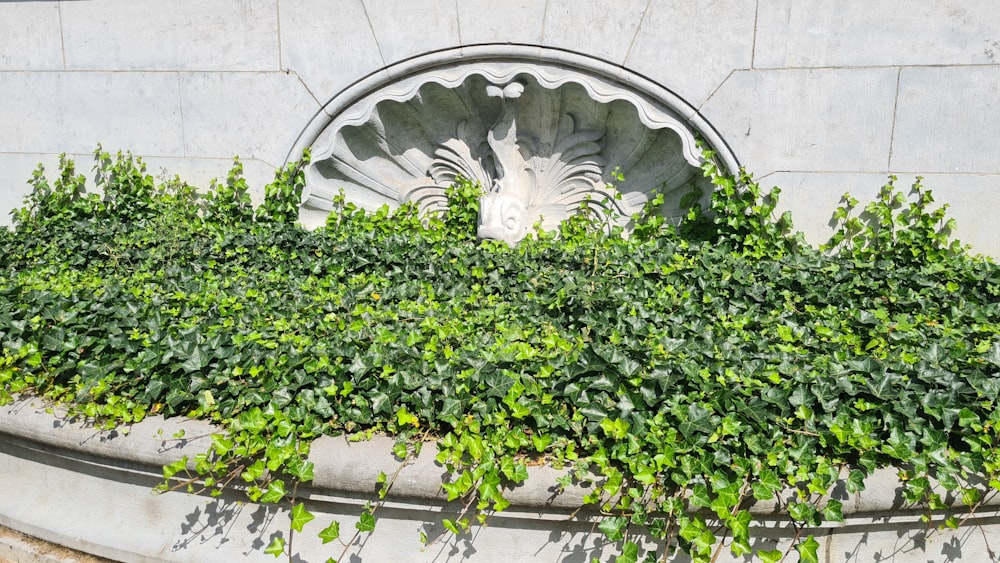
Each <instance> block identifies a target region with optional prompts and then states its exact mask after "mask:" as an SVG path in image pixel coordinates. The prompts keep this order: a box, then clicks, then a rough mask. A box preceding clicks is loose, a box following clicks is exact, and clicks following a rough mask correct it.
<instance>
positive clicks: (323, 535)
mask: <svg viewBox="0 0 1000 563" xmlns="http://www.w3.org/2000/svg"><path fill="white" fill-rule="evenodd" d="M319 539H321V540H323V543H324V544H328V543H330V542H332V541H335V540H338V539H340V522H337V521H336V520H334V521H333V522H330V525H329V526H327V527H326V528H323V530H322V531H320V533H319Z"/></svg>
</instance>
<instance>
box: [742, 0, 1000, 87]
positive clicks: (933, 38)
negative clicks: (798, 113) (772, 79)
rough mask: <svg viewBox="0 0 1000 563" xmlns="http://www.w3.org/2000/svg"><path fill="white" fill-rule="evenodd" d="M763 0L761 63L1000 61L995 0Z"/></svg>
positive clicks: (757, 58)
mask: <svg viewBox="0 0 1000 563" xmlns="http://www.w3.org/2000/svg"><path fill="white" fill-rule="evenodd" d="M758 6H759V7H758V13H757V43H756V51H755V56H754V65H755V66H756V67H757V68H786V67H845V66H855V67H862V66H890V65H891V66H897V65H968V64H996V63H997V62H1000V32H998V30H1000V11H997V9H996V4H995V3H994V2H993V1H992V0H947V1H931V0H919V1H915V2H912V1H911V2H869V1H866V0H839V1H837V2H829V1H826V0H762V1H761V2H759V3H758ZM947 89H949V90H950V89H951V87H950V86H948V87H947Z"/></svg>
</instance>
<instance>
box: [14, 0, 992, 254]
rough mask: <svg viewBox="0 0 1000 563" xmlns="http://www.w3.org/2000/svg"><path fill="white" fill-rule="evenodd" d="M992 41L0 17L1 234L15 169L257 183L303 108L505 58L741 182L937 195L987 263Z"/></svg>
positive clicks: (240, 17)
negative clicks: (555, 74) (102, 157)
mask: <svg viewBox="0 0 1000 563" xmlns="http://www.w3.org/2000/svg"><path fill="white" fill-rule="evenodd" d="M111 14H114V17H111V16H110V15H111ZM998 30H1000V11H998V10H996V9H995V6H994V3H993V2H992V0H971V1H958V0H948V1H945V2H942V1H938V0H914V1H912V2H902V1H895V2H879V3H874V4H873V3H871V2H867V1H863V0H846V1H844V2H826V1H823V0H759V1H755V2H747V1H744V0H718V1H714V2H708V3H697V2H694V3H692V2H678V1H676V0H627V1H620V2H610V1H607V0H574V1H570V0H511V1H507V2H499V3H498V2H487V1H485V0H469V1H465V0H463V1H461V2H457V3H448V2H437V1H435V0H418V1H413V2H402V3H400V2H384V1H376V0H340V1H338V2H336V3H334V4H330V3H322V2H318V1H316V0H220V1H218V2H209V3H205V2H200V1H198V0H181V1H178V2H172V3H170V4H169V5H160V4H156V5H153V4H148V3H136V2H130V1H128V0H88V1H85V2H0V37H3V40H2V41H0V99H2V103H0V224H6V223H8V222H9V221H8V219H7V218H6V215H7V211H8V210H9V209H10V208H11V207H12V206H13V205H16V204H18V203H19V201H20V197H18V196H19V195H20V194H21V193H22V192H23V186H24V182H25V181H26V180H27V177H26V176H24V174H23V171H24V170H25V166H23V165H22V164H20V163H21V162H23V161H24V160H25V159H27V160H32V159H34V160H36V161H51V160H52V158H53V156H54V155H58V154H59V153H61V152H69V153H80V154H88V153H89V152H90V151H92V150H93V148H94V146H96V144H97V143H99V142H100V143H103V144H104V146H105V147H106V148H110V149H112V150H116V149H118V148H121V149H124V150H130V151H132V152H133V153H135V154H137V155H141V156H145V157H157V158H163V159H172V160H171V162H172V163H177V164H178V166H179V168H178V169H177V170H176V172H182V171H186V170H188V169H192V168H193V169H199V170H207V169H208V168H210V166H206V165H205V163H206V162H224V161H225V160H226V159H229V158H231V157H232V156H234V155H237V154H239V155H240V156H241V157H242V158H243V159H244V160H245V161H250V160H253V161H257V162H259V163H261V165H263V166H270V167H274V166H278V165H280V164H281V162H280V160H282V158H283V157H281V156H275V155H287V154H289V153H290V152H291V151H290V149H291V147H292V146H295V139H296V138H298V137H299V135H300V134H301V133H302V132H303V130H304V128H306V127H307V126H308V124H309V123H310V122H311V120H312V117H311V116H312V114H313V113H315V111H316V110H317V109H318V108H319V107H322V106H324V105H325V104H327V102H329V101H330V100H331V99H334V98H335V96H337V95H338V94H340V93H342V92H344V91H345V89H349V88H350V87H352V85H356V84H357V83H359V81H363V80H364V79H365V77H371V76H378V75H382V76H388V72H389V71H388V70H387V69H389V68H392V69H394V70H395V71H404V72H405V71H406V69H407V68H409V67H407V66H406V64H402V65H400V64H399V63H401V62H404V61H407V60H409V59H410V58H411V57H421V56H424V55H426V54H428V53H431V52H437V51H441V50H445V51H449V50H450V51H454V55H455V56H456V57H458V59H457V60H460V59H461V58H462V57H463V56H464V53H465V52H466V50H468V52H473V49H474V48H475V49H480V48H482V46H483V45H488V46H489V48H490V49H493V50H494V51H495V52H496V53H503V52H505V49H506V48H508V47H509V46H513V45H520V46H528V47H531V48H538V53H539V55H541V53H542V52H543V51H544V48H548V49H549V53H550V54H551V52H554V51H556V50H559V51H562V52H566V53H573V54H575V55H576V56H583V57H589V58H592V59H593V60H599V61H604V62H606V63H609V64H611V65H618V66H619V67H620V68H622V69H624V70H627V71H628V72H630V73H633V74H631V75H632V76H642V77H644V79H648V80H649V81H651V82H652V83H655V84H657V85H659V86H660V87H663V88H665V89H668V90H670V91H671V92H673V93H674V94H676V95H677V96H679V97H680V98H682V99H683V100H685V102H686V103H687V104H689V106H690V107H691V108H692V110H691V111H692V112H698V113H694V114H693V116H694V117H696V118H697V119H701V120H703V121H704V120H707V121H708V122H709V123H710V125H711V126H712V127H714V129H716V130H717V131H718V133H719V134H720V135H721V138H722V139H724V140H725V141H726V142H727V143H728V144H729V145H730V146H731V147H732V148H733V152H734V153H735V155H736V157H737V158H738V160H739V161H740V163H741V164H743V165H745V166H746V167H747V168H748V169H749V170H751V171H753V172H755V173H756V174H757V175H758V176H763V175H769V174H777V173H781V174H793V175H806V176H808V177H809V178H810V185H813V186H830V185H834V184H836V183H838V180H837V179H838V178H839V177H841V175H844V174H848V175H853V177H855V178H859V179H860V178H862V176H863V175H865V174H873V175H875V176H876V177H877V176H885V175H888V174H893V173H896V174H899V175H901V176H908V177H913V176H916V175H931V174H943V175H949V177H954V178H956V179H957V180H955V181H954V182H952V181H951V180H946V181H943V182H942V183H941V184H940V185H941V187H937V188H936V191H935V193H936V196H937V197H938V199H940V200H947V201H950V202H952V203H953V204H954V208H955V209H956V212H958V210H959V209H962V210H963V211H962V213H964V215H963V216H962V217H959V221H960V225H961V228H962V229H965V230H966V232H972V233H982V234H972V235H971V236H967V237H966V238H967V239H968V240H970V242H973V244H974V245H975V246H976V249H977V250H978V251H981V252H986V253H989V254H991V255H993V256H1000V243H997V242H996V237H995V236H990V234H989V233H988V232H983V231H984V230H985V229H988V228H989V227H988V226H989V225H992V223H993V214H994V213H993V210H994V209H996V208H997V207H998V205H1000V185H998V184H997V183H996V182H993V181H992V180H993V179H995V178H996V177H997V176H998V175H1000V158H998V157H1000V151H998V150H997V148H996V147H997V143H996V137H997V134H998V132H1000V108H998V104H1000V102H998V100H1000V93H998V88H1000V32H998ZM546 56H548V55H546ZM201 74H205V75H204V76H201ZM625 74H626V73H624V71H623V75H625ZM393 76H400V77H401V76H402V75H395V74H394V75H393ZM30 168H31V167H29V168H28V170H29V171H30ZM170 172H175V171H173V170H172V171H170ZM220 172H221V173H224V172H225V167H222V169H221V170H220ZM824 175H827V176H828V177H827V178H826V179H823V178H821V177H822V176H824ZM773 177H774V178H776V179H777V178H778V177H779V176H773ZM803 177H805V176H803ZM973 177H974V178H973ZM968 178H973V179H972V180H970V181H971V182H972V184H974V185H975V188H974V189H965V188H962V187H961V186H962V185H963V184H962V182H960V181H958V179H968ZM194 181H195V182H196V183H200V184H202V185H205V184H207V182H206V181H203V180H202V179H201V178H195V179H194ZM880 184H881V180H879V181H876V182H875V184H874V185H872V186H868V187H867V189H868V190H875V189H877V187H878V185H880ZM952 186H954V187H955V190H956V191H954V192H949V193H948V194H944V193H942V192H943V191H944V190H951V189H952ZM935 187H936V186H934V185H932V188H935ZM820 189H821V188H819V187H817V188H815V189H812V190H811V192H810V193H812V194H814V195H817V196H820V195H821V199H824V200H825V199H829V197H835V198H836V197H839V195H840V194H839V193H836V194H834V195H833V196H830V194H818V190H820ZM859 189H864V187H861V188H859ZM791 191H792V189H791V188H790V189H786V190H785V197H786V198H787V201H788V202H789V208H791V209H792V211H793V212H794V213H795V214H797V215H801V216H802V217H801V218H800V219H799V221H798V224H799V225H800V226H802V227H803V228H804V229H805V230H806V231H807V232H809V231H812V230H815V229H820V230H821V229H822V228H823V226H822V225H821V224H819V225H816V224H811V223H810V224H809V225H806V224H805V223H806V221H807V220H806V219H805V217H814V216H816V215H817V213H818V212H817V211H816V210H815V209H814V208H813V206H812V205H811V203H810V202H811V201H814V199H813V198H812V197H811V196H810V197H803V196H801V195H800V194H791V193H790V192H791ZM837 191H838V192H839V191H840V190H837ZM970 197H976V198H978V199H975V200H973V199H969V198H970ZM792 202H795V205H791V203H792ZM826 211H827V210H824V212H826ZM828 211H832V209H829V210H828ZM808 221H812V219H809V220H808Z"/></svg>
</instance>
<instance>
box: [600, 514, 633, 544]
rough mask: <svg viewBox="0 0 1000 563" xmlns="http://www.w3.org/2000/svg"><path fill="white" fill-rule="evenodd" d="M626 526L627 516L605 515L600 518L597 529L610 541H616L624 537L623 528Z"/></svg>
mask: <svg viewBox="0 0 1000 563" xmlns="http://www.w3.org/2000/svg"><path fill="white" fill-rule="evenodd" d="M627 527H628V518H625V517H623V516H606V517H604V518H603V519H601V522H600V524H598V525H597V529H598V530H600V531H601V532H602V533H603V534H604V535H605V537H607V538H608V540H610V541H618V540H620V539H622V538H624V537H625V529H626V528H627Z"/></svg>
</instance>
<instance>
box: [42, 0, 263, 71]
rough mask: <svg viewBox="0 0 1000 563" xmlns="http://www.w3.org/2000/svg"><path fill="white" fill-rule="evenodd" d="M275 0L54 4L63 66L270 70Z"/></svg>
mask: <svg viewBox="0 0 1000 563" xmlns="http://www.w3.org/2000/svg"><path fill="white" fill-rule="evenodd" d="M276 1H277V0H215V1H213V2H203V1H201V0H176V1H173V2H166V3H148V2H134V1H131V0H95V1H91V2H65V3H60V8H61V9H62V22H63V39H64V41H65V50H66V65H67V68H69V69H87V70H89V69H96V70H111V69H114V70H123V69H129V70H131V69H137V70H277V69H278V9H277V5H276ZM140 30H141V31H140Z"/></svg>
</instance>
